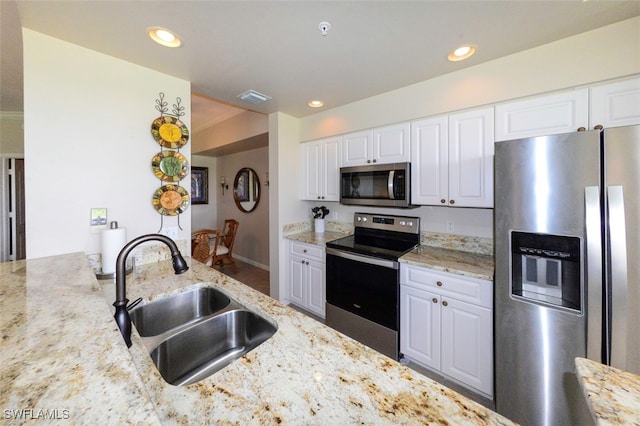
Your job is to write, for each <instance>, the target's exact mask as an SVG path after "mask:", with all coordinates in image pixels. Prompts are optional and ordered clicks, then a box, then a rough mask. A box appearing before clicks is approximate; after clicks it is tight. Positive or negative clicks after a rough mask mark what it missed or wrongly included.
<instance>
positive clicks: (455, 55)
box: [448, 44, 476, 62]
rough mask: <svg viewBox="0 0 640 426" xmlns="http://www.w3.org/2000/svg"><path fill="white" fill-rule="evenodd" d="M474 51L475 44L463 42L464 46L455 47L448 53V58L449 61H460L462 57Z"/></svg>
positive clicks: (466, 56) (464, 57)
mask: <svg viewBox="0 0 640 426" xmlns="http://www.w3.org/2000/svg"><path fill="white" fill-rule="evenodd" d="M474 53H476V46H474V45H472V44H465V45H464V46H460V47H458V48H457V49H455V50H454V51H453V52H451V53H449V56H448V59H449V60H450V61H454V62H455V61H462V60H463V59H467V58H469V57H470V56H472V55H473V54H474Z"/></svg>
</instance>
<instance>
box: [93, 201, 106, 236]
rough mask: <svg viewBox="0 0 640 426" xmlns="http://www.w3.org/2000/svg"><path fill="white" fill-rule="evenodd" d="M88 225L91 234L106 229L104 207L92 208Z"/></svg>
mask: <svg viewBox="0 0 640 426" xmlns="http://www.w3.org/2000/svg"><path fill="white" fill-rule="evenodd" d="M89 227H90V229H91V233H92V234H97V233H99V232H100V231H102V230H103V229H107V209H106V208H104V207H97V208H92V209H91V213H90V219H89Z"/></svg>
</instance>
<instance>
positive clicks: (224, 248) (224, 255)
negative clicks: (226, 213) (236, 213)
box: [213, 219, 240, 272]
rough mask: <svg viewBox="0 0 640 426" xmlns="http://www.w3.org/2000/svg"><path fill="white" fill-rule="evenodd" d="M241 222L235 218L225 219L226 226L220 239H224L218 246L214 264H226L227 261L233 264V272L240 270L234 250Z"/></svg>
mask: <svg viewBox="0 0 640 426" xmlns="http://www.w3.org/2000/svg"><path fill="white" fill-rule="evenodd" d="M239 224H240V223H239V222H238V221H237V220H235V219H226V220H225V221H224V228H223V230H222V236H221V237H220V239H221V240H222V244H220V245H218V247H217V250H216V253H215V256H214V260H213V265H214V266H216V265H219V266H221V267H222V266H225V261H226V262H228V263H227V264H228V265H231V268H232V269H233V272H238V267H237V266H236V263H235V262H234V261H233V256H232V251H233V243H234V241H235V239H236V233H237V232H238V225H239Z"/></svg>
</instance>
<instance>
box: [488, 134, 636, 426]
mask: <svg viewBox="0 0 640 426" xmlns="http://www.w3.org/2000/svg"><path fill="white" fill-rule="evenodd" d="M495 148H496V149H495V239H496V243H495V244H496V254H495V255H496V272H495V307H494V308H495V372H496V381H495V386H496V394H495V402H496V408H497V411H498V412H499V413H501V414H503V415H505V416H506V417H508V418H510V419H512V420H515V421H517V422H519V423H521V424H524V425H569V424H576V425H583V424H588V423H589V422H591V420H590V416H589V415H588V409H587V407H586V404H585V401H584V398H583V396H582V391H581V389H580V385H579V383H578V379H577V377H576V374H575V366H574V359H575V358H576V357H586V358H589V359H592V360H595V361H598V362H602V363H604V364H610V365H613V366H615V367H618V368H621V369H624V370H627V371H631V372H634V373H636V374H640V126H629V127H620V128H611V129H605V130H593V131H587V132H577V133H572V134H563V135H554V136H544V137H536V138H530V139H518V140H512V141H504V142H497V143H496V147H495Z"/></svg>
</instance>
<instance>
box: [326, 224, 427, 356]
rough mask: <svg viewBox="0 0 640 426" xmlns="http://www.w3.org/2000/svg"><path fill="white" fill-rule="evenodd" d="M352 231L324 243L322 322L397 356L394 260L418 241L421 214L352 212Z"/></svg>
mask: <svg viewBox="0 0 640 426" xmlns="http://www.w3.org/2000/svg"><path fill="white" fill-rule="evenodd" d="M353 223H354V234H353V235H351V236H349V237H345V238H341V239H339V240H335V241H331V242H328V243H327V266H326V268H327V271H326V272H327V292H326V294H327V305H326V315H327V318H326V323H327V325H329V326H330V327H332V328H334V329H336V330H338V331H340V332H342V333H344V334H346V335H348V336H350V337H352V338H354V339H356V340H358V341H360V342H362V343H364V344H365V345H367V346H369V347H371V348H373V349H375V350H377V351H378V352H381V353H383V354H385V355H387V356H389V357H391V358H393V359H396V360H397V359H398V352H399V325H400V309H399V306H400V298H399V295H400V267H399V263H398V259H399V258H400V257H401V256H402V255H404V254H405V253H407V252H409V251H411V250H412V249H413V248H415V247H416V246H417V245H418V244H419V243H420V218H419V217H408V216H392V215H382V214H374V213H354V217H353Z"/></svg>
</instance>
